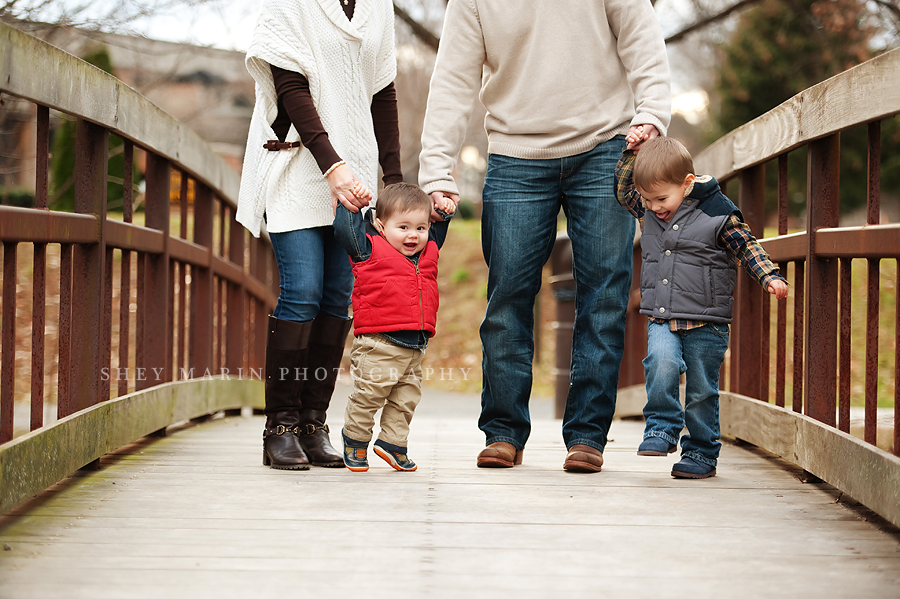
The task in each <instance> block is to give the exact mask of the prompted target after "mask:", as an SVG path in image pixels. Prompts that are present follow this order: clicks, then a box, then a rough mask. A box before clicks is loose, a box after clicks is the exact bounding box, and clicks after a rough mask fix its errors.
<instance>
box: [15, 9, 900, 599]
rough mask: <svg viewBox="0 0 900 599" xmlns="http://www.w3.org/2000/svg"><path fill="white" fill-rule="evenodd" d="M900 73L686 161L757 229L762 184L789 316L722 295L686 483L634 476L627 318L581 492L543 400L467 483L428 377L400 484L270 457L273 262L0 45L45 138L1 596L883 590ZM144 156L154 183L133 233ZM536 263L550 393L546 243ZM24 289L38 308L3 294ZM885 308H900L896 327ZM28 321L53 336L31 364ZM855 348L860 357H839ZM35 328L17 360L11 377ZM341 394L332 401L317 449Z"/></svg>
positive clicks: (158, 157)
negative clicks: (709, 403) (803, 179)
mask: <svg viewBox="0 0 900 599" xmlns="http://www.w3.org/2000/svg"><path fill="white" fill-rule="evenodd" d="M34 73H42V74H43V75H44V76H41V77H35V76H34ZM898 80H900V52H898V51H894V52H890V53H886V54H884V55H882V56H880V57H878V58H876V59H874V60H872V61H869V62H867V63H864V64H862V65H860V66H858V67H856V68H854V69H851V70H850V71H847V72H845V73H843V74H841V75H839V76H837V77H835V78H833V79H830V80H828V81H825V82H823V83H821V84H819V85H817V86H815V87H813V88H811V89H809V90H807V91H805V92H803V93H801V94H799V95H798V96H796V97H795V98H793V99H791V100H790V101H788V102H786V103H785V104H783V105H781V106H779V107H778V108H776V109H774V110H773V111H771V112H770V113H767V114H766V115H764V116H762V117H760V118H759V119H757V120H754V121H752V122H750V123H747V124H746V125H744V126H743V127H741V128H740V129H737V130H736V131H733V132H731V133H730V134H728V135H727V136H725V137H724V138H722V139H720V140H719V141H718V142H716V143H715V144H714V145H713V146H711V147H710V148H709V149H708V150H707V151H705V152H704V153H703V154H701V155H700V156H698V157H697V159H696V164H697V168H698V170H699V171H701V172H705V173H710V174H713V175H716V176H717V177H718V178H719V179H720V180H721V181H730V182H731V188H730V189H729V190H728V191H729V195H731V196H732V197H734V198H736V199H738V203H739V205H740V207H741V209H742V211H743V214H744V216H745V217H746V219H747V220H748V221H749V223H750V225H751V227H753V229H754V230H755V231H758V232H761V231H763V230H764V224H765V223H766V222H768V221H767V219H766V213H765V206H766V201H765V200H766V197H767V195H770V191H769V190H768V188H767V186H766V178H765V171H766V168H769V169H773V168H774V169H776V170H777V173H778V181H779V183H778V185H777V186H776V189H775V192H774V194H775V195H774V200H775V201H774V203H775V204H776V205H777V206H778V209H777V211H778V214H777V219H775V220H777V222H778V231H777V233H778V234H777V236H775V237H772V238H768V239H765V240H764V241H763V243H764V245H765V246H766V248H767V249H768V251H769V253H770V254H771V255H772V256H773V258H774V259H775V260H776V261H777V262H779V263H780V264H781V266H782V271H783V272H785V273H787V274H788V278H789V280H790V281H791V285H792V293H791V296H790V298H789V299H788V300H785V301H782V302H775V301H774V300H770V299H769V298H768V297H767V296H766V297H764V296H763V294H762V292H761V290H759V289H757V288H755V287H754V286H752V285H750V284H743V285H742V286H741V287H740V288H739V289H738V292H737V304H736V305H737V306H738V308H737V310H736V312H737V315H738V318H737V320H736V322H735V324H734V326H733V333H732V345H731V349H730V352H729V359H728V360H727V363H726V367H725V376H724V377H723V383H724V387H725V388H724V389H723V392H722V404H721V420H722V428H723V433H724V435H725V436H726V439H727V440H728V441H729V442H727V443H726V444H725V447H724V453H723V456H722V459H721V462H720V467H719V469H718V475H717V476H716V477H714V478H711V479H707V480H701V481H684V480H676V479H673V478H671V477H670V476H669V474H668V472H669V469H670V467H671V463H670V459H669V458H642V457H638V456H636V455H635V449H636V447H637V444H638V443H639V441H640V435H641V430H642V423H641V422H640V421H639V420H636V419H635V418H634V417H635V416H638V415H639V412H640V406H641V403H642V385H641V370H640V359H641V357H642V355H643V352H644V351H645V347H646V346H645V345H644V344H645V343H646V342H645V339H644V335H645V330H644V329H643V326H642V323H641V321H640V318H639V316H638V315H637V314H636V313H634V310H632V311H631V312H630V314H629V326H628V333H627V334H628V340H627V343H628V346H627V351H626V357H625V360H624V362H623V367H622V373H621V377H620V383H621V387H622V388H621V389H620V397H619V405H618V409H617V414H618V415H619V416H620V417H621V418H619V419H617V420H616V421H615V422H614V425H613V428H612V430H611V435H610V436H611V438H612V439H613V440H612V441H611V443H610V444H609V446H608V447H607V451H606V463H605V465H604V469H603V472H601V473H599V474H594V475H577V474H569V473H565V472H563V471H562V469H561V465H562V461H563V458H564V455H565V448H564V447H563V445H562V441H561V433H560V425H559V421H558V420H556V419H555V418H554V416H555V413H556V408H557V407H558V406H557V402H554V401H553V400H549V399H547V400H542V399H537V398H536V399H534V400H533V401H532V404H533V405H532V407H533V414H532V416H533V422H534V432H533V434H532V438H531V440H530V441H529V444H528V447H527V448H526V451H525V459H524V464H523V465H522V466H519V467H516V468H513V469H510V470H501V471H498V470H479V469H477V468H475V464H474V459H475V455H476V454H477V452H478V451H479V450H480V448H481V447H482V445H483V437H482V435H481V433H480V432H479V431H478V430H477V427H476V420H477V415H478V410H479V401H478V398H477V396H469V395H455V394H448V393H441V392H437V391H434V390H431V389H428V387H427V385H426V389H425V398H424V400H423V402H422V406H421V408H420V410H419V411H418V412H417V415H416V426H415V427H413V435H412V437H411V439H410V446H411V455H412V457H413V458H414V459H415V460H416V461H417V462H418V463H419V470H418V471H417V472H415V473H398V472H394V471H393V470H390V469H389V468H388V467H387V466H386V465H383V466H379V465H378V464H373V468H372V469H371V470H370V471H369V472H368V473H365V474H355V473H351V472H349V471H346V470H343V469H338V470H334V469H322V468H314V469H312V470H310V471H308V472H302V473H298V472H288V471H276V470H272V469H269V468H264V467H263V466H262V465H261V459H260V450H261V430H262V419H261V417H259V416H254V415H253V414H254V409H255V408H256V409H258V408H260V407H261V405H262V383H261V381H260V378H261V374H262V364H263V357H264V349H265V348H264V329H263V322H264V320H265V315H266V314H267V313H268V312H269V311H270V310H271V308H272V306H273V305H274V298H275V290H276V289H277V280H276V279H277V270H276V269H275V268H274V264H273V260H272V258H271V250H270V247H269V246H268V244H267V241H266V240H265V239H262V240H256V239H254V238H252V237H248V236H247V235H246V234H245V232H244V230H243V229H242V228H241V227H240V226H239V225H237V224H236V223H235V222H234V200H235V198H236V194H237V188H238V178H237V175H235V174H234V173H233V171H231V170H230V169H229V168H228V167H227V166H226V165H225V164H224V163H223V162H222V161H221V160H220V159H218V158H217V157H216V156H215V155H214V154H213V153H212V152H211V151H210V150H209V149H208V148H207V147H206V146H205V144H203V142H202V141H200V140H199V139H198V138H197V137H196V136H195V135H194V134H193V133H192V132H190V131H189V130H188V129H187V128H186V127H184V126H183V125H181V124H179V123H177V122H175V121H173V120H172V119H170V118H169V117H168V116H166V115H165V114H164V113H162V112H161V111H159V109H157V108H156V107H155V106H153V105H151V104H150V103H149V102H147V100H146V99H144V98H142V97H141V96H139V95H137V94H136V93H135V92H134V91H133V90H131V89H130V88H128V87H127V86H125V85H124V84H122V83H121V82H119V81H117V80H116V79H114V78H112V77H110V76H108V75H106V74H104V73H101V72H100V71H98V70H96V69H94V68H93V67H90V66H89V65H86V64H85V63H83V62H81V61H79V60H78V59H76V58H74V57H72V56H70V55H67V54H65V53H63V52H60V51H58V50H56V49H54V48H52V47H50V46H48V45H46V44H44V43H42V42H40V41H38V40H36V39H34V38H32V37H29V36H28V35H26V34H23V33H21V32H19V31H17V30H15V29H12V28H10V27H8V26H6V25H3V24H0V94H2V97H3V99H4V101H5V102H7V103H12V102H15V103H17V104H18V105H23V106H26V107H29V109H30V110H32V111H33V113H34V114H35V115H36V116H35V121H34V122H35V123H36V125H35V140H36V148H37V152H36V156H35V159H34V170H35V172H36V181H37V185H36V187H37V194H36V201H35V203H36V207H35V208H12V207H8V206H0V242H2V243H3V279H2V333H0V348H2V354H0V364H2V373H0V546H2V550H0V599H6V598H16V599H21V598H31V597H35V598H42V599H43V598H51V597H66V598H67V599H68V598H73V597H75V598H77V597H91V598H92V599H93V598H102V597H116V598H119V597H191V598H197V597H215V598H216V599H223V598H228V597H242V598H243V597H256V596H270V595H273V594H278V593H291V594H298V595H299V596H303V597H339V596H340V597H344V596H364V597H463V596H465V597H467V598H471V597H495V596H517V597H557V596H575V597H587V596H600V597H605V596H609V597H627V598H633V597H637V598H640V597H648V598H651V597H652V598H657V597H660V596H669V595H673V594H675V595H678V596H682V595H693V596H720V597H767V598H768V597H790V598H797V597H817V598H818V597H829V598H831V597H848V598H849V597H853V598H857V597H885V598H888V597H898V596H900V592H898V589H900V529H898V526H900V457H898V454H900V442H898V437H900V432H898V431H900V426H898V423H900V409H898V406H900V402H898V401H897V398H896V394H897V389H898V388H900V384H898V379H900V367H898V363H897V358H896V355H895V353H896V352H895V350H894V348H895V347H896V339H897V336H898V328H897V324H896V323H897V322H898V321H900V318H898V317H897V316H896V315H898V314H900V307H898V306H900V303H897V302H900V300H897V299H894V302H895V303H896V305H895V306H887V307H883V306H881V305H880V304H879V301H880V298H881V297H882V296H883V294H882V293H881V291H882V289H883V288H889V287H894V288H895V286H896V284H897V281H898V280H900V277H898V276H897V270H898V266H897V264H898V262H897V259H898V257H900V228H898V226H897V225H892V224H886V223H882V222H881V220H880V197H881V196H880V183H879V182H880V164H881V158H880V156H881V153H880V152H881V150H880V148H881V145H882V141H881V134H880V132H881V128H880V123H881V122H882V121H883V120H884V119H888V118H893V117H894V116H895V115H897V114H900V93H898V91H897V86H896V82H897V81H898ZM861 97H865V98H866V101H865V102H860V101H858V98H861ZM58 113H62V114H66V115H70V118H73V119H75V120H76V121H77V152H76V153H77V162H76V170H75V173H76V176H75V212H74V213H60V212H55V211H50V210H48V209H47V204H48V201H47V200H48V193H47V192H48V163H49V137H50V121H51V117H52V115H56V114H58ZM860 126H862V127H865V128H866V130H867V135H868V140H869V149H868V168H869V185H868V188H867V189H866V190H865V191H863V190H861V191H860V193H865V194H866V197H867V208H868V209H867V215H868V216H867V224H866V225H865V226H861V227H843V228H842V227H838V215H839V206H840V197H839V194H838V186H837V185H836V179H837V173H838V172H840V149H841V142H840V133H841V132H842V131H845V130H847V129H849V128H854V127H860ZM111 137H116V138H119V139H121V140H122V141H123V148H124V157H125V163H126V168H125V173H126V175H125V181H123V184H124V188H125V190H126V193H125V207H124V210H123V220H122V221H117V220H114V219H111V218H108V216H107V214H106V189H107V178H108V174H107V171H106V169H107V162H108V160H107V158H108V153H109V140H110V138H111ZM797 151H804V152H806V156H807V161H808V177H807V184H806V189H807V223H806V229H805V230H804V231H797V232H792V231H789V230H788V226H787V222H788V221H787V189H788V185H787V183H788V157H789V156H795V155H796V154H795V152H797ZM134 164H138V165H140V167H141V170H142V171H143V172H144V174H145V183H146V188H145V189H144V190H143V192H142V194H141V195H140V198H139V199H140V200H141V201H142V210H143V223H142V224H138V223H135V222H133V221H134V220H135V218H134V208H135V204H136V197H135V196H136V194H135V193H134V192H133V190H134V185H133V181H131V180H130V176H131V175H130V174H129V173H131V172H132V171H133V168H132V167H133V165H134ZM896 191H897V190H893V192H894V193H896ZM189 203H190V204H191V205H192V209H191V211H190V213H189V212H188V204H189ZM562 241H564V240H562ZM25 252H28V253H29V254H31V255H32V259H31V261H30V265H29V267H28V268H29V269H31V272H29V273H23V272H22V269H21V267H20V261H19V257H20V256H21V255H23V253H25ZM854 260H855V261H856V262H857V263H858V264H862V265H863V266H864V268H863V269H862V271H863V273H862V274H861V275H858V273H857V271H858V270H859V269H854V268H853V264H852V263H853V261H854ZM553 268H554V276H553V279H552V284H553V286H554V289H555V290H556V291H558V296H559V298H560V301H559V302H558V314H559V316H558V321H559V326H558V327H557V329H558V330H559V331H560V338H559V342H558V344H557V345H558V347H559V348H563V349H562V350H561V351H560V354H559V361H558V364H557V366H558V371H559V372H560V373H561V376H560V387H563V386H564V385H565V384H566V380H567V379H566V376H565V370H566V369H567V367H568V358H567V356H566V353H565V350H564V348H565V341H566V333H565V329H566V326H565V323H566V322H567V321H570V320H571V317H570V316H571V315H570V310H571V308H572V306H571V304H570V303H568V302H566V301H565V298H566V297H567V294H566V293H565V292H564V290H565V289H566V288H567V286H568V285H570V276H569V275H568V274H567V270H568V268H570V263H569V264H566V257H565V245H564V243H561V244H560V251H559V252H557V253H556V255H555V256H554V262H553ZM48 273H56V274H58V278H59V280H60V284H59V287H58V288H56V287H55V285H54V286H50V285H48V283H47V281H48V280H50V279H53V280H55V279H56V277H49V276H48ZM857 279H861V280H862V281H863V283H862V286H863V288H864V289H865V292H864V293H860V292H858V291H857V292H855V293H854V285H853V282H854V281H856V280H857ZM23 281H25V282H24V283H23ZM744 282H745V283H746V281H744ZM23 284H24V285H27V286H30V289H31V301H30V302H28V304H23V302H22V301H21V300H17V286H20V287H21V286H22V285H23ZM884 295H885V296H886V297H894V298H896V297H897V296H896V294H884ZM48 306H53V311H52V312H53V313H52V314H51V315H50V317H48V316H47V314H48V312H49V310H48V309H47V307H48ZM57 308H58V309H57ZM885 308H886V309H885ZM28 310H30V311H31V317H30V318H28V317H27V316H26V317H25V318H23V317H22V314H23V313H26V314H27V312H28ZM885 311H887V312H889V313H893V314H894V315H895V316H894V318H893V319H892V320H891V322H892V323H893V324H892V326H890V327H887V328H886V327H885V326H884V325H883V324H882V323H881V320H883V318H884V317H883V316H882V314H883V313H884V312H885ZM854 313H855V314H857V315H859V314H862V313H864V314H865V316H864V317H863V318H861V319H859V318H853V316H854ZM857 320H861V321H862V322H863V324H862V325H861V326H862V328H861V333H859V332H858V330H857V329H858V326H857V324H856V322H857ZM23 322H24V324H23ZM28 325H30V326H28ZM49 327H56V328H57V329H58V337H59V343H58V345H57V344H45V336H46V335H45V333H46V331H47V330H48V328H49ZM473 334H474V333H473ZM860 335H862V338H863V339H864V340H865V342H864V345H865V356H864V357H863V358H862V359H859V358H857V357H855V355H854V354H853V353H852V350H851V348H852V344H851V343H850V342H851V340H852V339H854V338H858V337H859V336H860ZM879 335H882V337H881V338H879ZM884 335H887V336H888V339H887V341H889V342H892V343H887V344H886V343H885V339H884ZM27 337H30V339H31V344H30V347H31V354H32V358H31V360H30V362H29V361H28V360H23V359H21V356H20V359H19V360H17V359H16V345H17V342H19V341H21V340H22V339H23V338H27ZM886 345H887V346H888V349H885V346H886ZM860 361H862V362H863V365H862V367H859V365H858V364H859V362H860ZM885 364H887V366H885ZM885 369H887V370H888V372H887V374H885V372H883V370H885ZM22 372H26V373H27V374H28V375H29V376H26V377H25V379H26V380H30V381H31V384H30V388H21V387H22V385H21V384H20V383H17V381H21V380H22ZM857 379H859V380H857ZM17 385H18V386H17ZM857 388H860V389H862V391H861V392H860V393H861V394H862V395H863V402H862V403H864V407H862V408H860V410H861V411H860V416H859V418H858V420H859V421H860V423H861V426H860V427H859V429H860V432H859V433H856V430H855V429H856V426H855V423H856V420H857V418H856V417H855V414H856V412H855V411H854V410H855V408H854V409H851V403H852V402H851V397H852V395H854V394H855V393H857V391H856V389H857ZM886 389H889V391H887V390H886ZM886 395H887V398H885V396H886ZM345 398H346V387H342V386H339V388H338V392H337V393H336V395H335V402H334V404H333V406H332V408H331V410H330V414H329V421H330V423H331V425H332V427H333V428H334V430H337V429H338V428H339V426H340V420H341V414H342V413H343V401H344V399H345ZM879 401H881V403H882V404H889V405H893V408H888V409H885V408H884V407H882V408H881V409H880V410H879V406H878V404H879ZM49 410H54V411H55V414H52V415H51V414H48V413H47V412H48V411H49ZM851 432H852V433H854V434H851ZM333 436H335V435H334V434H333Z"/></svg>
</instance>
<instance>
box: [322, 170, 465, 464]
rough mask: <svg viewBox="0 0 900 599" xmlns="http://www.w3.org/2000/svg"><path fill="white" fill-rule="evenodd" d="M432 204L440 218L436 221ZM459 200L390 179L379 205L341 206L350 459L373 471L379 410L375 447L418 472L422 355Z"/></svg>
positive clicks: (338, 225)
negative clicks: (437, 199) (346, 269)
mask: <svg viewBox="0 0 900 599" xmlns="http://www.w3.org/2000/svg"><path fill="white" fill-rule="evenodd" d="M432 208H434V210H435V212H436V213H437V214H438V215H439V216H440V219H441V220H438V221H437V222H435V223H432V222H431V216H432ZM455 211H456V204H455V203H454V202H453V201H451V200H449V199H446V198H445V199H444V200H443V203H442V205H440V206H434V207H433V205H432V200H431V198H429V197H428V195H427V194H426V193H425V192H424V191H422V190H421V189H420V188H419V187H418V186H416V185H412V184H409V183H396V184H394V185H388V186H387V187H385V188H384V190H382V192H381V193H380V194H379V196H378V205H377V207H376V208H375V218H374V219H373V218H372V216H373V215H372V210H368V211H366V212H365V214H363V212H351V211H350V210H348V209H347V208H345V207H344V206H343V205H342V204H340V203H339V204H338V205H337V209H336V213H335V219H334V231H335V237H336V238H337V240H338V242H340V244H341V245H342V246H343V247H344V249H345V250H346V251H347V254H349V256H350V262H351V263H352V265H353V275H354V277H355V282H354V285H353V327H354V330H353V334H354V339H353V348H352V349H351V353H350V373H351V376H352V378H353V391H352V392H351V394H350V399H349V401H348V402H347V411H346V413H345V414H344V429H343V431H341V436H342V437H343V440H344V464H345V465H346V466H347V468H349V469H350V470H352V471H354V472H365V471H366V470H368V469H369V462H368V458H367V455H366V452H367V449H368V446H369V441H371V439H372V429H373V428H374V426H375V413H376V412H377V411H378V410H379V409H381V410H382V412H381V422H380V425H381V432H380V433H379V435H378V439H377V440H376V441H375V445H374V451H375V453H376V454H377V455H378V456H379V457H380V458H382V459H383V460H384V461H386V462H387V463H388V464H390V465H391V466H392V467H393V468H394V469H395V470H400V471H412V470H415V469H416V464H415V462H413V461H412V460H410V459H409V457H408V456H407V438H408V436H409V423H410V421H411V420H412V417H413V412H415V409H416V406H417V405H418V404H419V400H420V398H421V396H422V387H421V383H422V368H421V364H422V357H423V356H424V355H425V347H426V346H427V345H428V339H429V338H430V337H431V336H433V335H434V330H435V323H436V321H437V310H438V287H437V260H438V249H439V248H440V247H441V246H442V245H443V243H444V239H445V238H446V236H447V227H448V225H449V221H450V217H451V215H452V214H453V213H454V212H455Z"/></svg>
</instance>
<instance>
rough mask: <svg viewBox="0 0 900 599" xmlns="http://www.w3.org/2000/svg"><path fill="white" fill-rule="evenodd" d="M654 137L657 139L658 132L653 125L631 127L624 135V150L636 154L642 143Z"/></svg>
mask: <svg viewBox="0 0 900 599" xmlns="http://www.w3.org/2000/svg"><path fill="white" fill-rule="evenodd" d="M654 137H659V131H658V130H657V129H656V127H655V126H654V125H632V126H631V127H629V128H628V133H627V134H626V135H625V142H626V144H625V149H626V150H634V151H635V152H637V151H638V150H639V149H640V147H641V144H642V143H644V142H645V141H647V140H648V139H653V138H654Z"/></svg>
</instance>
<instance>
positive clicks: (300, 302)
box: [269, 226, 353, 322]
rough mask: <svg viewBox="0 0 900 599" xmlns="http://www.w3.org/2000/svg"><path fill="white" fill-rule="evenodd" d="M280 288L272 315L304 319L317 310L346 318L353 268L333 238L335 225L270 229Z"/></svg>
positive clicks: (314, 315)
mask: <svg viewBox="0 0 900 599" xmlns="http://www.w3.org/2000/svg"><path fill="white" fill-rule="evenodd" d="M269 237H270V238H271V240H272V248H273V249H274V250H275V260H276V261H277V262H278V276H279V279H280V285H281V292H280V293H279V295H278V303H277V304H276V306H275V311H274V312H273V313H272V316H274V317H275V318H280V319H282V320H293V321H295V322H307V321H309V320H312V319H313V318H315V317H316V316H318V314H319V312H322V313H323V314H328V315H330V316H336V317H338V318H347V317H348V315H349V312H350V311H349V307H350V294H351V293H352V291H353V270H352V269H351V267H350V258H349V257H348V256H347V252H346V251H344V248H342V247H341V245H340V244H339V243H338V242H337V240H336V239H335V238H334V228H333V227H331V226H327V227H314V228H312V229H298V230H296V231H287V232H284V233H269Z"/></svg>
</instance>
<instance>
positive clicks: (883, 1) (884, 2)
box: [873, 0, 900, 19]
mask: <svg viewBox="0 0 900 599" xmlns="http://www.w3.org/2000/svg"><path fill="white" fill-rule="evenodd" d="M873 2H875V4H877V5H879V6H883V7H884V8H886V9H888V10H889V11H890V12H892V13H894V16H895V17H896V18H897V19H900V6H898V5H897V4H894V3H893V2H890V1H888V0H873Z"/></svg>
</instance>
